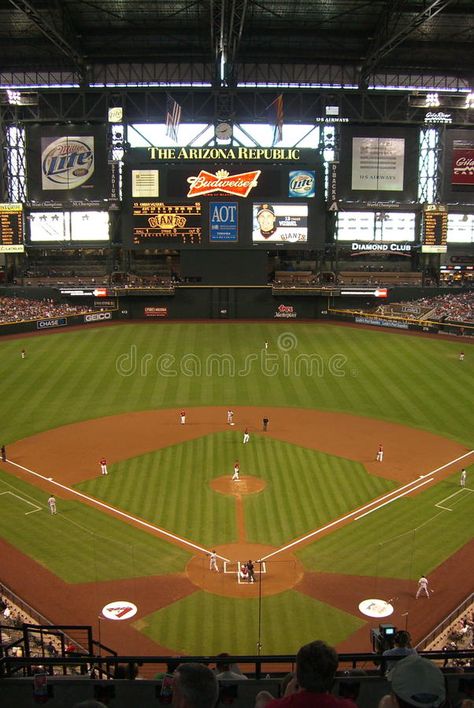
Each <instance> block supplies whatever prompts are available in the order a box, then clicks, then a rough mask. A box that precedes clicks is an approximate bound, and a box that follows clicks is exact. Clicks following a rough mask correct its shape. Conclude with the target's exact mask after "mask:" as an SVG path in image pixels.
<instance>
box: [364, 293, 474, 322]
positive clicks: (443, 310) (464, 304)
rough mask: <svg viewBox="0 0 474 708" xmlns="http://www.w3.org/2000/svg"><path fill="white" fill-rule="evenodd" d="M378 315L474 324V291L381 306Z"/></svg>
mask: <svg viewBox="0 0 474 708" xmlns="http://www.w3.org/2000/svg"><path fill="white" fill-rule="evenodd" d="M376 313H377V314H381V315H391V316H403V318H404V319H412V320H420V319H423V320H430V321H435V322H463V323H466V324H474V291H473V290H471V291H468V292H465V293H457V294H456V293H454V294H453V293H448V294H447V295H436V296H433V297H422V298H419V299H418V300H410V301H409V302H403V303H392V304H390V305H379V307H377V309H376Z"/></svg>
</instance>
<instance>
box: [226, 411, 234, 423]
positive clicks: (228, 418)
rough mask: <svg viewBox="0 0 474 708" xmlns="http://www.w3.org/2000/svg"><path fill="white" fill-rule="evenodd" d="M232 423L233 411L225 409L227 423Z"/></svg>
mask: <svg viewBox="0 0 474 708" xmlns="http://www.w3.org/2000/svg"><path fill="white" fill-rule="evenodd" d="M233 424H234V411H232V410H231V409H230V408H229V410H228V411H227V425H233Z"/></svg>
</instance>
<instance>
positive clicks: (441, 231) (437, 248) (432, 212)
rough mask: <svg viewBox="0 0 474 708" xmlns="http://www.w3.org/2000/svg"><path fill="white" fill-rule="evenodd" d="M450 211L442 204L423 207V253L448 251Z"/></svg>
mask: <svg viewBox="0 0 474 708" xmlns="http://www.w3.org/2000/svg"><path fill="white" fill-rule="evenodd" d="M447 238H448V211H447V209H446V207H445V206H443V205H441V204H427V205H426V206H425V208H424V209H423V231H422V242H421V252H422V253H446V251H447V250H448V246H447Z"/></svg>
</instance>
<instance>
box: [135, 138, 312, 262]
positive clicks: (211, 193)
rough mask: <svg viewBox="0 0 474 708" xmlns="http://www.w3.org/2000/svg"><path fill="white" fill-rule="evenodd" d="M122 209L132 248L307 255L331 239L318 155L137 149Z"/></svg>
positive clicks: (277, 151)
mask: <svg viewBox="0 0 474 708" xmlns="http://www.w3.org/2000/svg"><path fill="white" fill-rule="evenodd" d="M123 204H124V209H123V218H122V221H121V224H122V240H123V242H124V243H125V244H126V245H128V246H129V247H131V248H142V247H144V248H150V247H151V248H178V249H181V248H185V249H186V248H205V249H212V250H217V249H219V248H222V249H225V250H228V249H233V248H246V249H252V248H254V247H259V246H260V247H266V248H270V249H272V248H279V249H281V248H290V249H291V248H293V249H298V248H300V249H301V248H304V249H307V248H317V247H318V246H319V245H321V244H323V243H324V240H325V232H324V223H325V208H326V206H325V203H324V170H323V163H322V158H321V156H320V154H319V152H318V151H317V150H300V149H297V148H266V149H257V148H242V147H234V148H232V147H226V148H178V147H177V148H149V149H145V148H136V149H132V150H129V151H128V152H127V154H126V159H125V168H124V202H123ZM264 205H266V208H263V207H264ZM266 224H268V225H266Z"/></svg>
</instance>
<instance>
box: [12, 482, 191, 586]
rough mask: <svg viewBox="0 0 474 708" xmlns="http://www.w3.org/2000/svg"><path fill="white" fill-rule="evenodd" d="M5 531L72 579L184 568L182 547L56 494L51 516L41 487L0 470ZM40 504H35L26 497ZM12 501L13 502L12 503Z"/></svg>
mask: <svg viewBox="0 0 474 708" xmlns="http://www.w3.org/2000/svg"><path fill="white" fill-rule="evenodd" d="M0 491H1V492H3V491H6V492H13V493H14V494H16V495H18V496H19V497H20V499H17V498H16V497H12V496H11V494H2V495H0V533H1V535H2V538H5V539H6V540H7V541H8V542H9V543H11V544H12V545H13V546H15V547H16V548H18V550H20V551H22V552H23V553H25V554H27V555H29V556H31V557H32V558H34V559H35V560H36V561H37V562H38V563H40V564H41V565H44V566H45V567H46V568H48V569H49V570H50V571H51V572H53V573H55V574H56V575H57V576H59V577H60V578H62V579H63V580H65V581H66V582H70V583H83V582H93V581H102V580H114V579H119V578H129V577H136V576H148V575H155V574H163V573H173V572H181V571H182V570H183V569H184V566H185V564H186V563H187V561H188V559H189V558H190V554H189V553H188V552H186V551H184V550H183V549H181V548H179V547H177V546H172V545H171V544H169V543H167V542H165V541H163V540H161V539H160V538H157V537H154V536H152V535H150V534H148V533H146V532H145V531H141V530H139V529H136V528H134V527H131V526H130V525H129V524H126V523H124V522H122V521H120V520H118V519H115V518H113V517H111V516H109V515H106V514H103V513H102V512H100V511H98V510H97V509H94V508H92V507H89V506H87V505H85V504H83V503H81V502H77V501H74V500H69V499H61V497H59V496H57V505H58V514H57V515H55V516H51V514H50V513H49V510H48V509H47V504H46V501H47V497H48V496H49V495H48V494H47V493H45V492H44V491H42V490H39V489H37V488H36V487H34V486H32V485H30V484H28V483H26V482H24V481H23V480H19V479H17V478H15V477H10V476H9V475H8V474H6V473H4V472H3V471H0ZM23 498H24V499H26V500H28V501H30V502H32V503H35V504H37V505H38V506H40V507H41V510H40V511H38V512H35V513H33V514H29V515H26V514H25V511H30V509H31V508H32V507H30V506H29V505H27V504H26V503H25V502H24V501H22V499H23ZM12 501H13V503H12Z"/></svg>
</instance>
